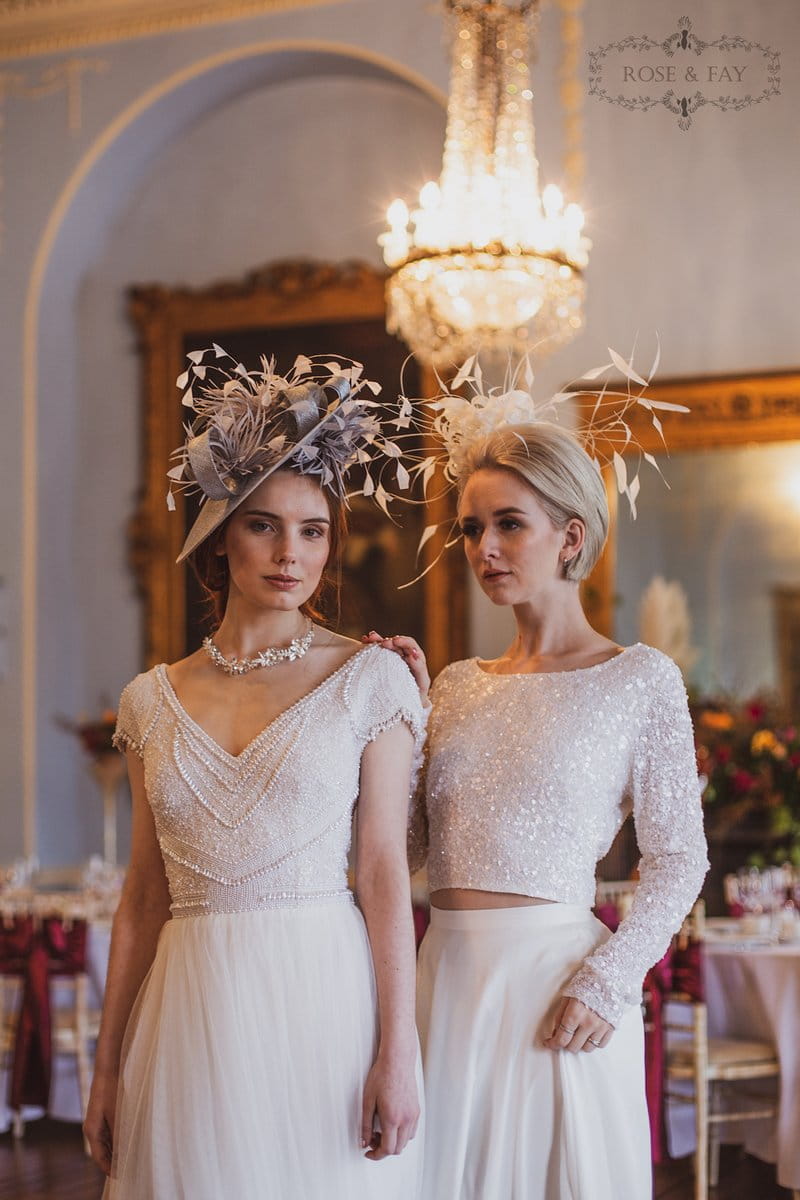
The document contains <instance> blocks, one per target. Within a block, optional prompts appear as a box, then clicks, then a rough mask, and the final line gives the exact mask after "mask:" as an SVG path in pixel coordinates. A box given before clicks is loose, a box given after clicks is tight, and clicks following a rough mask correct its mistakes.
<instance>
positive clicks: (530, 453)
mask: <svg viewBox="0 0 800 1200" xmlns="http://www.w3.org/2000/svg"><path fill="white" fill-rule="evenodd" d="M460 403H462V404H463V403H464V402H463V401H461V402H460ZM452 465H453V458H451V466H452ZM453 473H454V474H455V476H456V480H457V486H458V491H459V498H458V522H459V526H460V529H461V532H462V534H463V540H464V549H465V552H466V556H467V560H468V562H469V565H470V567H471V569H472V571H473V573H474V575H475V577H476V579H477V580H478V583H479V584H480V587H481V588H482V590H483V591H484V592H485V594H486V595H487V596H488V597H489V598H490V600H491V601H492V602H493V603H494V604H496V605H498V606H503V607H510V608H511V609H512V610H513V613H514V618H515V621H516V627H517V628H516V635H515V637H514V639H513V641H512V642H511V644H510V645H509V647H508V649H507V650H506V651H505V653H504V654H502V655H501V656H500V657H499V658H497V659H494V660H491V661H481V660H479V659H476V658H472V659H468V660H466V661H464V662H457V663H453V664H451V665H450V666H449V667H446V668H445V670H444V671H442V673H441V674H440V675H439V677H438V679H437V680H436V682H435V684H434V686H433V689H432V691H431V701H432V705H433V708H432V714H431V718H430V722H429V739H428V750H427V759H428V766H427V787H426V792H425V796H424V803H421V804H420V806H419V808H418V809H417V812H416V814H415V819H414V828H413V830H412V851H411V857H412V866H413V867H414V868H416V867H419V866H420V865H421V864H422V862H423V861H425V859H427V866H428V880H429V884H430V889H431V925H430V928H429V930H428V932H427V934H426V936H425V939H424V941H423V944H422V947H421V953H420V961H419V970H418V976H419V977H418V989H417V1016H418V1024H419V1030H420V1035H421V1040H422V1045H423V1056H424V1065H425V1080H426V1097H427V1137H428V1144H429V1147H430V1150H429V1153H428V1155H427V1158H426V1164H425V1182H424V1187H423V1196H424V1198H425V1200H486V1198H487V1197H491V1200H646V1197H648V1196H650V1195H651V1188H652V1184H651V1166H650V1141H649V1129H648V1120H647V1111H646V1106H645V1093H644V1055H643V1031H642V1017H641V1011H640V1001H641V986H642V980H643V978H644V975H645V972H646V971H647V969H648V967H649V966H650V965H651V964H652V963H653V962H655V961H656V960H657V959H658V958H659V957H660V956H661V955H662V954H663V952H664V950H665V949H666V947H667V945H668V942H669V940H670V937H671V935H672V934H673V933H674V932H675V931H676V930H677V929H678V928H679V926H680V923H681V920H682V918H683V916H684V914H685V913H686V912H687V911H688V910H689V908H690V907H691V904H692V902H693V900H694V899H695V897H696V895H697V892H698V890H699V888H700V884H701V882H702V880H703V877H704V874H705V871H706V867H707V863H706V857H705V841H704V836H703V827H702V817H701V809H700V792H699V786H698V779H697V771H696V766H695V757H694V748H693V740H692V730H691V724H690V718H689V713H688V708H687V701H686V694H685V690H684V686H683V682H682V679H681V676H680V673H679V671H678V670H677V668H676V667H675V665H674V664H673V663H672V661H671V660H669V659H667V658H666V657H665V656H664V655H663V654H661V653H659V652H658V651H655V650H652V649H650V648H649V647H647V646H643V645H635V646H630V647H622V646H618V645H616V644H615V643H614V642H613V641H611V640H609V639H608V638H606V637H603V636H602V635H601V634H599V633H597V632H596V631H595V630H594V629H593V628H592V627H591V625H590V624H589V622H588V620H587V618H586V616H585V614H584V612H583V609H582V607H581V601H580V596H579V589H578V584H579V581H580V580H581V579H583V578H585V576H586V575H587V574H588V572H589V571H590V570H591V568H592V566H593V565H594V563H595V562H596V560H597V558H598V556H599V554H600V551H601V549H602V546H603V543H604V541H605V537H606V532H607V526H608V513H607V504H606V496H605V490H604V487H603V483H602V479H601V476H600V473H599V471H598V469H597V465H596V463H595V462H594V461H593V460H592V459H591V458H590V457H589V455H588V454H587V453H586V451H585V450H584V449H583V448H582V446H581V445H580V444H579V443H578V441H577V440H576V438H575V437H573V436H572V435H571V434H570V433H568V432H566V431H565V430H564V429H562V428H560V427H559V426H557V425H556V424H550V423H547V422H544V421H541V422H535V423H526V424H516V425H510V426H501V427H500V428H498V429H497V430H496V431H495V432H493V433H490V434H489V435H488V436H486V437H480V438H478V439H477V440H474V441H472V442H470V443H466V442H465V441H463V440H462V441H461V442H460V444H459V451H458V458H457V467H456V468H455V470H454V472H453ZM373 640H374V639H373ZM384 644H385V645H386V646H389V647H391V648H393V649H395V650H397V651H398V652H399V653H401V654H402V655H403V657H405V659H406V661H407V662H408V663H409V665H410V666H411V669H412V671H414V673H415V675H416V677H417V680H418V683H419V685H420V688H421V690H422V692H423V694H424V693H425V692H426V690H427V683H428V677H427V671H426V669H425V665H424V656H423V655H422V652H421V650H420V648H419V647H418V646H417V645H416V643H414V642H413V641H412V640H411V639H408V638H403V637H398V638H393V639H387V640H386V641H385V642H384ZM631 810H632V811H633V814H634V818H635V822H636V832H637V838H638V843H639V847H640V850H641V856H642V857H641V864H640V876H641V882H640V884H639V887H638V889H637V892H636V895H635V899H634V903H633V907H632V909H631V912H630V914H629V916H628V917H627V918H626V919H625V920H624V921H623V922H622V924H621V925H620V927H619V929H618V930H617V932H616V933H615V934H613V936H612V935H609V932H608V930H606V929H605V928H604V927H603V926H602V925H601V924H600V923H599V922H598V921H597V920H596V919H595V917H594V916H593V915H592V912H591V908H592V905H593V901H594V892H595V866H596V863H597V861H598V860H599V859H600V858H602V857H603V855H604V854H605V853H606V851H607V850H608V848H609V846H610V845H611V842H612V840H613V838H614V835H615V834H616V832H617V830H618V829H619V828H620V826H621V824H622V822H623V820H624V819H625V817H626V816H627V814H628V813H629V812H630V811H631Z"/></svg>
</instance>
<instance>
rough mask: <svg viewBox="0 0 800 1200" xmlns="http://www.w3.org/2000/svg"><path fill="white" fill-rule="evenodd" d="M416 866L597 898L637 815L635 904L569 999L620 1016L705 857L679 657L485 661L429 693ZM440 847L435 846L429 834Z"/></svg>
mask: <svg viewBox="0 0 800 1200" xmlns="http://www.w3.org/2000/svg"><path fill="white" fill-rule="evenodd" d="M431 700H432V703H433V711H432V714H431V719H430V723H429V738H428V747H427V760H428V765H427V786H426V788H425V789H424V791H425V800H424V807H423V803H422V802H419V801H418V803H417V805H416V809H415V812H414V814H413V815H412V823H411V838H410V859H411V866H412V868H416V867H418V866H420V865H422V862H423V861H424V859H425V855H426V852H427V862H428V882H429V885H430V889H431V891H436V890H437V889H438V888H455V887H457V888H476V889H480V890H483V891H493V892H513V893H518V894H521V895H526V896H537V897H541V898H542V899H547V900H554V901H560V902H562V903H565V904H579V905H585V906H586V907H587V908H588V907H591V906H592V905H593V904H594V894H595V867H596V864H597V862H598V861H599V859H601V858H602V857H603V856H604V855H605V854H606V852H607V851H608V849H609V847H610V845H611V843H612V841H613V839H614V836H615V834H616V833H617V831H618V830H619V828H620V826H621V825H622V823H623V821H624V819H625V817H626V816H627V815H628V813H629V812H630V811H631V809H632V810H633V814H634V819H635V824H636V837H637V841H638V845H639V849H640V852H641V862H640V865H639V872H640V883H639V886H638V888H637V889H636V892H635V898H634V901H633V906H632V908H631V911H630V913H629V915H628V916H627V917H626V919H625V920H624V921H623V922H622V924H621V925H620V927H619V929H618V930H617V932H616V933H615V934H613V936H612V937H610V938H609V939H608V941H607V942H605V944H604V945H602V946H600V947H599V948H598V949H597V950H596V951H595V952H594V953H593V954H592V955H591V956H590V957H589V958H587V959H586V961H585V962H584V963H583V965H582V967H581V969H580V970H579V971H578V973H577V974H576V975H575V976H574V977H573V978H572V979H571V980H570V982H569V984H568V985H567V986H566V987H565V989H564V994H565V995H569V996H574V997H576V998H577V999H578V1000H581V1001H583V1003H584V1004H586V1005H588V1007H589V1008H591V1009H593V1010H594V1011H595V1012H597V1013H599V1014H600V1016H602V1017H604V1018H605V1019H606V1020H607V1021H610V1022H611V1023H612V1024H616V1023H617V1022H618V1021H619V1018H620V1017H621V1015H622V1013H623V1011H624V1009H625V1006H626V1005H628V1004H634V1003H638V1002H639V1000H640V998H641V988H642V981H643V979H644V976H645V973H646V972H647V970H648V968H649V967H650V966H652V964H653V963H654V962H656V961H657V960H658V959H659V958H660V957H661V956H662V955H663V953H664V952H665V951H666V949H667V946H668V945H669V940H670V937H671V936H672V934H673V933H675V932H676V931H677V930H678V929H679V928H680V925H681V922H682V920H683V918H684V916H685V915H686V913H687V912H688V910H689V909H690V907H691V905H692V903H693V902H694V900H695V898H696V896H697V893H698V891H699V890H700V885H701V883H702V881H703V878H704V876H705V873H706V870H707V868H708V863H707V860H706V843H705V837H704V835H703V821H702V812H701V806H700V788H699V783H698V777H697V767H696V760H695V751H694V742H693V737H692V727H691V720H690V717H689V711H688V705H687V700H686V691H685V689H684V686H683V680H682V678H681V674H680V672H679V670H678V668H677V667H676V666H675V664H674V663H673V662H672V660H671V659H669V658H667V657H666V655H664V654H661V653H660V652H659V651H657V650H653V649H651V648H650V647H648V646H644V645H636V646H632V647H629V648H628V649H627V650H625V651H623V652H622V653H621V654H619V655H617V656H616V657H615V658H612V659H609V660H607V661H606V662H604V663H600V664H598V665H596V666H594V667H589V668H587V669H584V670H576V671H569V672H563V673H560V674H558V673H554V674H529V675H491V674H488V673H487V672H485V671H484V670H482V669H481V667H480V666H479V665H478V660H477V659H469V660H467V661H464V662H457V663H453V664H451V665H450V666H449V667H446V668H445V670H444V671H442V673H441V674H440V675H439V677H438V679H437V680H436V683H435V684H434V688H433V691H432V693H431ZM428 843H429V844H428Z"/></svg>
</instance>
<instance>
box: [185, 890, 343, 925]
mask: <svg viewBox="0 0 800 1200" xmlns="http://www.w3.org/2000/svg"><path fill="white" fill-rule="evenodd" d="M341 901H344V902H346V903H349V904H352V903H354V899H353V893H352V892H351V891H350V889H349V888H338V889H336V890H335V891H329V892H298V891H283V892H264V893H263V894H262V895H260V896H252V895H251V896H242V895H241V894H240V895H238V896H230V897H222V896H219V895H216V896H215V897H213V898H212V897H203V896H185V897H183V899H181V900H174V901H173V902H172V904H171V905H170V911H171V912H172V916H173V919H178V918H180V917H201V916H212V915H214V914H216V913H220V914H224V913H237V912H258V911H259V910H262V909H270V908H304V907H306V906H308V905H313V904H331V903H335V902H341Z"/></svg>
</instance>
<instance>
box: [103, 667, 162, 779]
mask: <svg viewBox="0 0 800 1200" xmlns="http://www.w3.org/2000/svg"><path fill="white" fill-rule="evenodd" d="M155 692H156V687H155V679H154V676H153V672H152V671H148V672H147V673H146V674H143V675H137V676H136V678H135V679H132V680H131V682H130V683H129V684H128V685H127V687H126V688H125V689H124V690H123V693H122V695H121V696H120V698H119V708H118V710H117V727H116V729H115V730H114V737H113V742H114V745H115V747H116V748H117V750H120V751H123V752H124V751H125V750H133V751H135V753H136V754H138V755H139V758H143V757H144V748H145V745H146V743H147V739H148V737H149V736H150V731H151V729H152V727H153V724H154V722H155V718H156V715H157V704H156V700H155Z"/></svg>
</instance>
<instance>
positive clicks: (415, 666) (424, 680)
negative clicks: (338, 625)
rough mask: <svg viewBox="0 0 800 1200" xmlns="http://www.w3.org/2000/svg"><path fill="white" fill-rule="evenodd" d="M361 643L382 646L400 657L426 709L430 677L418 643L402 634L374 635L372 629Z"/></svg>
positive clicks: (423, 654)
mask: <svg viewBox="0 0 800 1200" xmlns="http://www.w3.org/2000/svg"><path fill="white" fill-rule="evenodd" d="M361 641H362V642H363V643H364V644H365V645H372V646H383V648H384V650H393V651H394V653H395V654H399V655H400V657H401V658H402V660H403V662H404V663H405V664H406V666H407V667H408V669H409V670H410V672H411V674H412V675H413V676H414V682H415V683H416V685H417V687H418V688H419V694H420V699H421V700H422V703H423V705H424V706H425V707H426V708H427V706H428V704H429V703H430V702H429V700H428V691H429V689H430V686H431V677H430V674H429V673H428V664H427V662H426V661H425V653H424V651H423V649H422V647H421V646H420V644H419V642H416V641H414V638H412V637H407V636H406V635H405V634H402V633H400V634H397V635H396V636H395V637H384V636H383V635H382V634H380V633H376V632H375V630H374V629H371V630H370V632H369V633H365V634H364V636H363V637H362V639H361Z"/></svg>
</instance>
